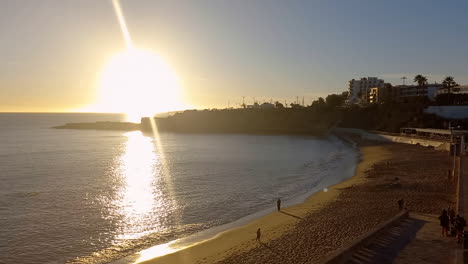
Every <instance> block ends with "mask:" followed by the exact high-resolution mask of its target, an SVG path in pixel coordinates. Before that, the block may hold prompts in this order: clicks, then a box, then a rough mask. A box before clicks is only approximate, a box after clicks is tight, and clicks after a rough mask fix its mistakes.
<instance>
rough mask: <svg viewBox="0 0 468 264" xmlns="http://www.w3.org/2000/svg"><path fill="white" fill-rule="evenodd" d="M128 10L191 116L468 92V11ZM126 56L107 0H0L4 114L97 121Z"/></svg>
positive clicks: (277, 2) (220, 4)
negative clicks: (368, 91) (404, 85)
mask: <svg viewBox="0 0 468 264" xmlns="http://www.w3.org/2000/svg"><path fill="white" fill-rule="evenodd" d="M120 5H121V8H122V12H123V14H124V16H125V19H126V23H127V26H128V30H129V33H130V35H131V37H132V40H133V44H134V45H135V46H136V47H139V48H144V49H147V50H151V51H152V52H154V53H156V54H158V55H159V56H160V57H162V58H163V59H164V61H165V62H166V63H167V64H168V65H170V67H171V68H172V69H173V71H174V72H175V74H176V75H177V76H178V78H179V80H180V85H181V90H182V96H183V97H184V100H185V102H186V103H187V105H189V106H191V107H196V108H214V107H218V108H220V107H226V106H228V102H229V103H230V106H236V104H239V103H241V102H242V96H245V97H246V103H252V100H253V98H254V97H255V98H256V99H257V100H265V101H270V99H272V100H279V101H281V102H284V100H287V101H288V102H293V100H295V98H296V96H299V97H302V96H304V97H305V101H306V104H310V102H311V101H312V100H314V99H317V98H318V97H319V96H323V97H324V96H326V95H327V94H331V93H341V92H342V91H345V90H347V85H348V81H349V80H350V79H353V78H361V77H366V76H376V77H379V78H382V79H384V80H385V81H386V82H391V83H392V84H394V85H395V84H401V80H400V78H401V77H402V76H407V77H408V79H410V80H412V79H413V77H414V76H415V75H416V74H423V75H426V76H427V77H428V79H429V82H431V83H433V82H441V80H442V78H443V77H444V76H447V75H451V76H454V77H455V80H456V81H457V82H458V83H460V84H468V72H467V69H468V60H467V56H468V45H466V43H468V36H467V35H466V34H465V32H468V19H467V18H466V14H465V13H466V11H467V10H468V2H466V1H423V0H418V1H417V0H414V1H383V0H382V1H379V0H377V1H371V0H363V1H358V0H350V1H345V0H341V1H336V0H329V1H321V0H316V1H315V0H311V1H307V0H303V1H300V0H294V1H281V0H267V1H261V0H256V1H254V0H239V1H229V0H211V1H208V0H199V1H173V0H170V1H162V0H161V1H150V0H131V1H130V0H121V1H120ZM122 50H125V41H124V39H123V37H122V32H121V29H120V26H119V23H118V21H117V18H116V15H115V12H114V8H113V6H112V2H111V1H110V0H101V1H96V0H80V1H63V0H41V1H35V0H29V1H27V0H0V61H1V63H0V112H17V111H20V112H61V111H66V112H69V111H87V110H91V111H92V110H93V109H92V108H89V106H90V105H93V104H96V102H97V100H98V99H97V98H98V94H99V89H100V88H99V85H98V82H99V79H100V78H101V77H100V74H101V73H102V72H103V68H104V67H105V65H106V63H107V62H108V61H109V59H110V58H111V57H112V56H113V55H114V54H116V53H118V52H121V51H122ZM129 92H130V91H129ZM156 96H157V94H156ZM101 110H102V109H101ZM101 110H100V111H101ZM103 111H105V109H104V110H103Z"/></svg>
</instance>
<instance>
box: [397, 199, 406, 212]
mask: <svg viewBox="0 0 468 264" xmlns="http://www.w3.org/2000/svg"><path fill="white" fill-rule="evenodd" d="M404 206H405V200H403V199H400V200H398V208H399V209H400V210H403V208H404Z"/></svg>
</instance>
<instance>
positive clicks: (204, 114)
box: [141, 109, 334, 134]
mask: <svg viewBox="0 0 468 264" xmlns="http://www.w3.org/2000/svg"><path fill="white" fill-rule="evenodd" d="M154 122H155V124H156V127H157V129H158V130H160V131H171V132H182V133H261V134H277V133H280V134H286V133H287V134H293V133H303V134H322V133H325V132H326V131H327V130H328V128H329V127H330V126H331V124H333V122H334V121H333V119H332V118H330V117H329V116H326V115H323V116H317V115H314V114H312V113H311V112H310V111H308V110H307V109H230V110H203V111H196V110H191V111H185V112H183V113H178V114H175V115H173V116H170V117H167V118H154ZM141 124H142V130H143V131H151V130H152V129H151V120H150V119H149V118H143V119H142V123H141Z"/></svg>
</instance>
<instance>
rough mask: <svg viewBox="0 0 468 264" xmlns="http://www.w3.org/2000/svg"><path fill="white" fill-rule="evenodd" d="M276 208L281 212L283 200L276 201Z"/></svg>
mask: <svg viewBox="0 0 468 264" xmlns="http://www.w3.org/2000/svg"><path fill="white" fill-rule="evenodd" d="M276 208H278V211H281V199H279V198H278V201H276Z"/></svg>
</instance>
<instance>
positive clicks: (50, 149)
mask: <svg viewBox="0 0 468 264" xmlns="http://www.w3.org/2000/svg"><path fill="white" fill-rule="evenodd" d="M94 121H125V116H123V115H118V114H0V234H1V235H0V263H67V262H80V263H106V262H109V261H112V260H115V259H119V258H122V257H124V256H126V255H129V254H131V253H134V252H136V251H139V250H142V249H145V248H148V247H151V246H154V245H158V244H163V243H167V242H169V241H172V240H175V239H178V238H182V237H186V236H189V235H192V234H195V233H198V232H200V231H203V230H210V229H213V228H216V227H218V226H221V225H225V224H228V223H232V222H235V221H237V220H239V219H241V218H245V217H248V216H249V215H252V214H256V213H258V212H260V211H264V212H265V211H266V212H267V211H268V210H270V211H271V210H274V208H275V206H276V200H277V199H278V198H281V199H282V201H283V203H284V204H286V205H288V204H292V203H297V202H301V201H302V200H303V199H305V198H306V197H307V196H308V195H311V194H312V193H314V192H317V191H322V190H323V189H324V188H325V187H327V186H330V185H332V184H335V183H338V182H341V181H343V180H344V179H346V178H349V177H351V176H352V175H353V174H354V170H355V166H356V163H357V160H358V153H357V150H356V149H354V148H353V146H351V145H349V144H346V143H344V142H342V141H340V140H338V139H337V138H335V137H328V138H316V137H309V136H281V135H268V136H262V135H243V134H174V133H161V134H158V135H144V134H142V133H140V132H121V131H91V130H58V129H51V128H50V127H51V126H57V125H63V124H65V123H68V122H94Z"/></svg>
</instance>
